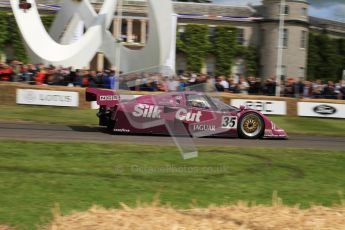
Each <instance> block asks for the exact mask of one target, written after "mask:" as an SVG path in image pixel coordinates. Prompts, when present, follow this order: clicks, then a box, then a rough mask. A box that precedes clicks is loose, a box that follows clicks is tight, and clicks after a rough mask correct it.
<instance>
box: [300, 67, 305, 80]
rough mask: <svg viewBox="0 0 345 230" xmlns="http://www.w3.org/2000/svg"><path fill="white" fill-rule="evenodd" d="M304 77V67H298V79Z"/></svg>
mask: <svg viewBox="0 0 345 230" xmlns="http://www.w3.org/2000/svg"><path fill="white" fill-rule="evenodd" d="M304 77H305V70H304V67H300V68H299V79H300V80H304Z"/></svg>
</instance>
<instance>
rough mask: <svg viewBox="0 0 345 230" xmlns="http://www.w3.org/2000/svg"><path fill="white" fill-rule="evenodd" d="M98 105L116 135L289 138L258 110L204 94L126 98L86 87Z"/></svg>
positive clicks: (100, 115)
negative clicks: (234, 104) (236, 105)
mask: <svg viewBox="0 0 345 230" xmlns="http://www.w3.org/2000/svg"><path fill="white" fill-rule="evenodd" d="M86 100H87V101H96V102H97V104H98V105H99V111H98V113H97V116H98V118H99V125H100V126H105V127H107V129H108V130H110V131H112V132H114V133H131V134H159V135H191V136H195V137H203V136H219V137H240V138H245V139H258V138H279V139H286V138H287V134H286V132H285V131H284V130H283V129H281V128H279V127H278V126H277V125H275V124H274V123H273V122H272V121H270V120H269V119H268V118H267V117H266V116H265V115H263V114H262V113H260V112H259V111H256V110H253V109H249V108H245V106H241V107H240V108H237V107H234V106H230V105H228V104H226V103H224V102H222V101H221V100H220V99H218V98H216V97H211V96H208V95H206V94H204V93H200V92H193V91H185V92H172V93H163V94H154V95H142V96H138V97H130V98H128V95H127V96H126V97H124V96H123V95H119V94H118V93H117V92H116V91H113V90H107V89H99V88H87V89H86Z"/></svg>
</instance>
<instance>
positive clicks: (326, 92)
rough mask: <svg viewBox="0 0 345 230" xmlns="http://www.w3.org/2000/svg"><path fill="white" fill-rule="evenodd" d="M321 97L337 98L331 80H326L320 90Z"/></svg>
mask: <svg viewBox="0 0 345 230" xmlns="http://www.w3.org/2000/svg"><path fill="white" fill-rule="evenodd" d="M322 95H323V98H326V99H337V93H336V92H335V86H334V83H333V81H328V82H327V85H326V86H325V87H324V88H323V91H322Z"/></svg>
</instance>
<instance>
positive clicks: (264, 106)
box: [16, 89, 345, 118]
mask: <svg viewBox="0 0 345 230" xmlns="http://www.w3.org/2000/svg"><path fill="white" fill-rule="evenodd" d="M139 96H140V95H121V98H122V99H124V100H130V99H133V98H137V97H139ZM16 102H17V104H24V105H46V106H66V107H78V106H79V93H78V92H71V91H54V90H36V89H17V91H16ZM231 105H232V106H235V107H240V106H241V105H244V106H246V107H248V108H251V109H255V110H258V111H260V112H262V113H263V114H266V115H282V116H285V115H287V102H286V101H274V100H255V99H231ZM91 108H92V109H98V108H99V106H98V105H97V103H96V102H92V103H91ZM297 115H298V116H301V117H323V118H345V104H335V103H315V102H297Z"/></svg>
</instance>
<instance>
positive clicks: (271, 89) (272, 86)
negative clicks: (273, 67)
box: [264, 78, 277, 96]
mask: <svg viewBox="0 0 345 230" xmlns="http://www.w3.org/2000/svg"><path fill="white" fill-rule="evenodd" d="M276 85H277V84H276V82H275V80H274V79H273V78H268V79H267V80H266V82H265V85H264V92H265V93H264V94H265V95H267V96H275V94H276Z"/></svg>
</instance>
